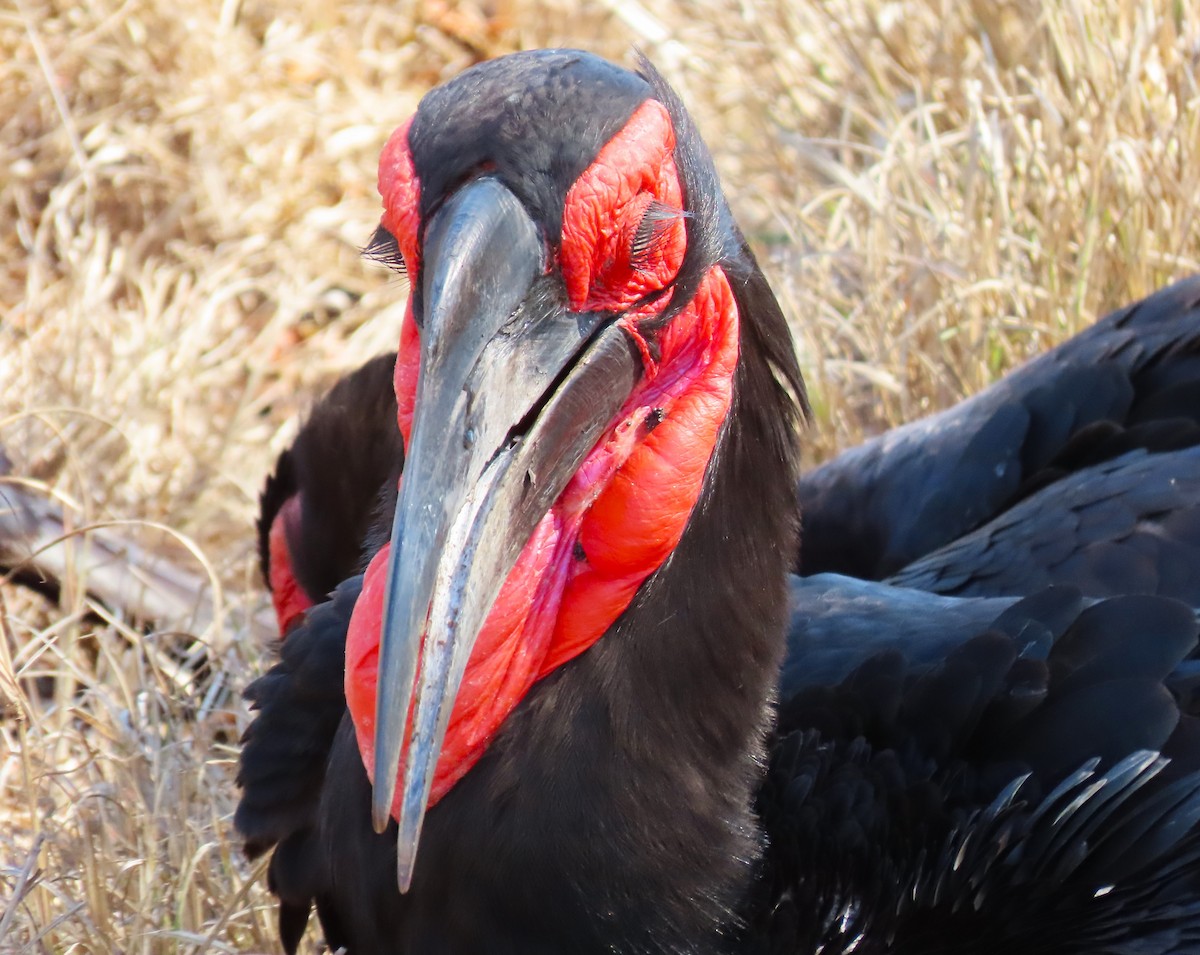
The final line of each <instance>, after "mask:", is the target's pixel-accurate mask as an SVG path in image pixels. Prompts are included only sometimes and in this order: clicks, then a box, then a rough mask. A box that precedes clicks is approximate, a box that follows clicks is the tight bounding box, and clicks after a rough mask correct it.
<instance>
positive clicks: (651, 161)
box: [345, 100, 738, 816]
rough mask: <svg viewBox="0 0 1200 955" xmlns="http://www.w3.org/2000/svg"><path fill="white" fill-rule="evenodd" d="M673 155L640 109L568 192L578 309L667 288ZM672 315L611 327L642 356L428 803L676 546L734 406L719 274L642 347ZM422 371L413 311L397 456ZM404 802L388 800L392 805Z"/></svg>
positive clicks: (542, 546)
mask: <svg viewBox="0 0 1200 955" xmlns="http://www.w3.org/2000/svg"><path fill="white" fill-rule="evenodd" d="M407 132H408V127H407V125H405V126H403V127H401V128H400V129H398V130H397V131H396V133H394V134H393V136H392V138H391V140H389V142H388V145H387V147H386V148H385V150H384V154H383V157H382V158H381V160H380V177H379V186H380V194H381V195H382V197H383V201H384V206H385V210H386V212H385V214H384V217H383V223H384V226H385V227H386V228H387V229H388V230H389V231H390V232H392V234H393V235H395V236H396V239H397V242H398V243H399V246H400V250H401V252H402V253H403V255H404V257H405V261H406V262H407V263H408V269H409V274H410V275H412V276H416V275H417V274H418V272H417V268H416V263H417V255H418V254H419V248H418V244H417V241H416V237H417V229H418V222H417V216H418V213H417V210H418V209H419V205H420V204H419V197H420V183H419V181H418V179H417V177H416V174H415V171H414V169H413V164H412V159H411V156H410V155H409V152H408V136H407ZM674 145H675V143H674V133H673V130H672V126H671V121H670V117H669V116H668V114H667V111H666V109H665V108H664V107H663V106H662V104H660V103H658V102H657V101H654V100H647V101H646V102H644V103H643V104H642V105H641V107H639V109H638V110H637V111H635V112H634V114H633V116H632V117H630V119H629V120H628V121H627V123H626V124H625V126H624V127H623V128H622V129H621V131H620V132H619V133H618V134H617V135H616V136H615V137H614V138H613V139H612V140H610V141H609V143H608V144H607V145H606V146H605V147H604V149H602V150H601V152H600V154H599V155H598V156H597V158H596V159H595V161H594V162H593V163H592V165H591V166H589V167H588V169H587V170H585V171H584V173H583V174H582V175H581V176H580V177H579V179H578V180H576V182H575V184H574V185H573V186H572V188H571V190H570V191H569V193H568V195H567V199H566V203H565V206H564V215H563V234H562V243H561V249H560V251H559V255H558V264H559V266H560V268H561V270H562V274H563V279H564V281H565V283H566V288H567V294H568V298H569V300H570V303H571V307H572V308H573V309H575V310H577V311H584V310H621V309H631V307H632V306H635V305H636V303H638V302H639V301H645V300H646V299H647V298H648V297H649V298H651V299H653V298H654V295H653V293H655V292H657V291H660V290H663V289H665V288H667V286H668V285H669V283H670V282H671V281H672V280H673V279H674V277H675V274H676V272H677V271H678V269H679V267H680V263H681V262H682V260H683V256H684V252H685V249H686V229H685V228H684V221H683V213H682V211H678V210H680V206H681V202H682V199H681V190H680V185H679V181H678V177H677V175H676V169H675V164H674V159H673V150H674ZM652 203H653V204H655V208H656V209H660V210H667V211H666V212H665V213H662V214H659V215H657V216H656V217H655V219H654V220H653V221H652V222H651V223H650V226H649V229H650V233H652V234H650V233H648V232H647V226H646V214H647V210H648V209H649V208H650V206H651V204H652ZM672 209H673V210H677V213H676V214H674V215H672V214H671V213H670V210H672ZM639 229H640V230H641V232H642V239H641V240H639V244H638V245H637V247H636V249H635V247H634V244H633V243H634V238H635V236H636V235H637V234H638V231H639ZM647 235H649V238H648V239H647V237H646V236H647ZM631 250H633V251H631ZM635 253H636V254H635ZM669 301H670V294H669V293H664V294H661V295H659V296H658V297H657V299H655V300H653V301H652V302H651V303H650V304H647V305H642V306H640V307H637V308H633V309H632V310H630V311H627V312H626V314H625V315H624V316H623V317H622V318H621V319H620V320H619V321H620V324H621V327H622V328H624V329H625V331H626V332H627V333H628V334H629V335H630V337H631V339H632V340H633V341H634V342H635V343H636V345H637V346H638V348H639V349H640V350H641V353H642V355H643V364H644V374H643V377H642V378H641V380H640V381H639V382H638V384H637V385H636V387H635V388H634V390H633V392H632V394H630V396H629V399H628V401H627V402H626V403H625V406H624V407H623V408H622V410H621V412H620V413H619V414H618V415H617V417H616V418H615V419H614V420H613V421H612V422H611V423H610V425H609V427H608V428H607V430H606V432H605V434H604V435H603V437H602V438H601V439H600V441H599V442H598V443H597V444H596V446H595V448H594V449H593V450H592V451H591V453H590V454H589V455H588V456H587V458H586V459H585V460H584V462H583V465H582V466H581V467H580V468H579V470H578V472H577V473H576V474H575V476H574V477H573V478H572V479H571V481H570V483H569V484H568V485H567V488H566V490H565V491H564V492H563V493H562V495H561V496H560V497H559V499H558V500H557V501H556V502H555V503H554V505H553V506H552V507H551V508H550V510H549V511H548V512H547V513H546V514H545V516H544V517H543V518H542V520H541V522H540V523H539V524H538V525H537V528H536V529H535V530H534V532H533V534H532V536H531V537H530V540H529V542H528V543H527V544H526V545H525V547H524V549H523V550H522V552H521V554H520V557H519V558H518V560H517V562H516V565H515V566H514V567H513V569H512V571H511V572H510V573H509V575H508V577H507V579H506V580H505V582H504V584H503V586H502V588H501V590H500V593H499V595H498V597H497V599H496V601H495V603H494V604H493V606H492V608H491V611H490V613H489V615H488V617H487V620H486V622H485V624H484V626H483V629H482V630H481V632H480V634H479V637H478V639H477V640H476V642H475V645H474V648H473V650H472V653H471V657H470V660H469V661H468V663H467V668H466V673H465V675H464V677H463V681H462V685H461V687H460V689H459V691H458V695H457V697H456V698H455V702H454V708H453V712H452V714H451V717H450V724H449V729H448V731H447V733H446V738H445V742H444V744H443V747H442V750H441V753H440V756H439V758H438V763H437V767H436V770H435V773H434V779H433V786H432V790H431V793H430V799H429V804H430V805H431V806H432V805H433V804H435V803H436V802H437V801H438V800H439V799H440V798H441V797H442V796H444V795H445V794H446V793H447V792H448V791H449V790H450V789H451V788H452V787H453V786H454V784H455V783H456V782H457V781H458V780H459V779H461V778H462V777H463V775H464V774H465V773H466V772H467V771H468V770H469V769H470V768H471V767H472V766H473V765H474V764H475V762H476V761H477V760H478V759H479V758H480V756H481V755H482V754H483V752H484V751H485V750H486V748H487V746H488V744H489V743H490V741H491V740H492V738H493V736H494V735H495V733H496V732H497V730H498V729H499V728H500V725H501V724H502V723H503V721H504V720H505V718H506V717H507V716H508V715H509V713H511V712H512V710H513V709H514V707H516V705H517V704H518V703H519V702H520V700H521V699H522V697H523V696H524V695H525V694H526V693H527V692H528V690H529V688H530V687H531V686H532V685H533V684H534V683H535V682H536V681H537V680H539V679H540V678H542V677H543V676H545V675H547V674H548V673H550V672H552V671H553V670H555V669H556V668H557V667H560V666H562V665H563V664H564V663H566V662H567V661H569V660H571V659H572V658H573V657H575V656H577V655H578V654H580V653H582V652H584V651H585V650H587V649H588V648H589V647H590V646H591V645H592V644H593V643H595V642H596V640H598V639H599V638H600V637H601V636H602V635H603V634H604V633H605V631H606V630H608V628H609V627H610V626H612V624H613V622H614V621H615V620H616V619H617V618H618V617H619V616H620V615H621V613H622V612H623V611H624V610H625V609H626V607H628V606H629V603H630V601H631V600H632V599H633V596H634V594H635V593H636V591H637V589H638V587H639V586H641V584H642V582H643V581H645V579H646V578H647V577H648V576H650V575H651V574H652V573H654V571H655V570H657V569H658V568H659V567H660V566H661V565H662V563H663V562H664V561H665V560H666V558H667V557H668V556H669V555H670V553H671V551H672V550H674V548H675V546H676V545H677V544H678V543H679V539H680V537H681V536H682V534H683V530H684V527H685V526H686V524H687V521H688V518H689V517H690V515H691V512H692V508H693V507H694V506H695V504H696V501H697V499H698V498H699V496H700V492H701V488H702V485H703V482H704V476H705V473H706V471H707V468H708V464H709V461H710V459H711V457H712V453H713V449H714V448H715V446H716V442H717V439H718V436H719V433H720V429H721V426H722V424H723V422H724V421H725V418H726V416H727V414H728V411H729V407H730V403H731V401H732V396H733V376H734V370H735V367H736V364H737V358H738V313H737V306H736V304H735V302H734V298H733V293H732V290H731V289H730V286H729V282H728V280H727V278H726V276H725V274H724V272H723V271H722V270H721V268H720V267H719V266H714V267H712V268H711V269H710V270H709V272H708V273H707V274H706V275H705V276H704V277H703V279H702V280H701V282H700V285H699V288H698V290H697V292H696V294H695V296H694V298H693V299H692V300H691V301H690V302H689V303H688V304H687V305H686V306H685V307H684V308H683V309H682V310H681V311H680V312H679V313H678V314H677V315H675V316H674V317H673V318H672V319H671V320H670V322H669V323H667V324H666V325H665V326H664V327H662V328H661V329H660V330H658V331H656V332H655V333H654V343H653V346H654V347H653V348H652V347H651V345H650V344H649V343H648V342H647V341H646V340H645V339H644V338H643V336H642V334H641V332H640V331H639V323H641V322H644V321H646V320H647V319H651V318H654V317H656V316H658V315H660V314H661V313H662V311H663V310H664V309H665V308H666V307H667V305H668V303H669ZM655 352H656V354H655ZM652 355H653V357H652ZM419 367H420V340H419V332H418V329H417V327H416V324H415V322H414V320H413V315H412V305H411V300H410V303H409V309H408V312H407V314H406V316H405V319H404V325H403V331H402V333H401V342H400V349H399V356H398V358H397V361H396V372H395V386H396V398H397V404H398V419H399V420H398V426H399V428H400V430H401V432H402V433H403V435H404V438H405V441H406V443H407V441H408V438H409V430H410V428H411V426H412V414H413V402H414V400H415V394H416V385H417V377H418V373H419ZM389 547H390V545H387V546H385V547H383V548H382V549H381V550H380V551H379V552H378V553H377V554H376V555H375V556H374V558H373V559H372V560H371V562H370V565H369V566H368V568H367V571H366V575H365V577H364V581H363V590H362V594H361V595H360V597H359V599H358V602H357V604H356V605H355V609H354V615H353V618H352V620H351V624H350V630H349V633H348V636H347V641H346V674H345V690H346V700H347V703H348V705H349V708H350V713H351V716H352V718H353V721H354V726H355V731H356V734H357V738H358V746H359V751H360V753H361V754H362V756H363V762H364V764H365V766H366V768H367V773H368V775H369V776H371V778H372V779H374V759H373V753H374V732H375V695H376V680H377V667H378V658H379V628H380V620H381V619H382V612H383V596H384V590H385V567H386V564H387V558H388V552H389ZM402 764H403V759H402ZM399 798H400V793H399V792H397V796H396V799H397V805H398V800H399ZM397 805H394V806H393V816H395V815H396V814H397Z"/></svg>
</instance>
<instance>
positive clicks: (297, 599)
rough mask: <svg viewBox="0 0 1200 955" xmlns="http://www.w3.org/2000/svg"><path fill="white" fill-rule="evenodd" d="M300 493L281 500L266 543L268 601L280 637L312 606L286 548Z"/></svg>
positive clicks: (297, 513) (298, 516)
mask: <svg viewBox="0 0 1200 955" xmlns="http://www.w3.org/2000/svg"><path fill="white" fill-rule="evenodd" d="M300 506H301V505H300V495H299V494H293V495H292V496H291V497H289V498H288V499H287V500H286V501H284V503H283V507H281V508H280V509H279V513H278V514H276V515H275V519H274V520H273V521H271V530H270V531H269V532H268V534H267V546H268V548H270V554H271V564H270V566H271V570H270V580H268V581H267V586H268V587H270V588H271V602H272V603H273V604H274V605H275V619H276V620H278V621H279V637H280V639H281V640H283V639H286V638H287V635H288V633H289V632H291V630H292V628H293V627H295V626H296V625H297V624H298V623H299V622H300V619H301V617H303V616H304V612H305V611H306V610H308V608H309V607H311V606H312V605H313V602H312V600H310V599H309V596H308V594H306V593H305V592H304V590H303V589H302V588H301V586H300V584H299V582H298V581H297V580H296V576H295V574H294V572H293V571H292V552H291V550H290V549H289V547H288V536H289V531H291V530H292V529H293V528H294V527H295V525H296V523H297V522H298V521H299V520H300Z"/></svg>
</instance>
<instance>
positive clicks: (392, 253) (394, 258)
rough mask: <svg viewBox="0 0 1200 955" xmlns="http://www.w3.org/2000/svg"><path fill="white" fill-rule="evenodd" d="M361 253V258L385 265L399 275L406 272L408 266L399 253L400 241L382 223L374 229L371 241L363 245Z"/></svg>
mask: <svg viewBox="0 0 1200 955" xmlns="http://www.w3.org/2000/svg"><path fill="white" fill-rule="evenodd" d="M362 255H363V258H365V259H370V260H371V261H372V262H378V263H379V264H380V265H386V266H387V267H388V268H389V269H391V270H392V271H394V272H399V273H400V274H401V275H407V274H408V266H407V265H406V264H405V262H404V256H403V255H402V254H401V253H400V243H399V242H397V241H396V237H395V236H394V235H392V234H391V233H390V232H388V230H387V229H385V228H384V227H383V226H382V225H381V226H379V227H378V228H377V229H376V230H375V233H374V235H372V236H371V241H370V242H368V243H367V244H366V245H365V246H363V250H362Z"/></svg>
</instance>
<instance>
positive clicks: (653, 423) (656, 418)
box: [642, 408, 667, 434]
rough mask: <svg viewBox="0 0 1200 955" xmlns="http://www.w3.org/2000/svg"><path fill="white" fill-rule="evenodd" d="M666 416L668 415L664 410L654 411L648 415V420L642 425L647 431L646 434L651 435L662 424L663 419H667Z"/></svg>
mask: <svg viewBox="0 0 1200 955" xmlns="http://www.w3.org/2000/svg"><path fill="white" fill-rule="evenodd" d="M666 416H667V413H666V412H665V411H663V409H662V408H654V409H652V410H651V411H650V413H649V414H648V415H646V420H645V422H644V423H643V424H642V428H643V429H645V432H646V434H649V433H650V432H651V431H653V430H654V429H655V428H657V427H658V426H659V425H660V424H662V423H663V419H664V418H666Z"/></svg>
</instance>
